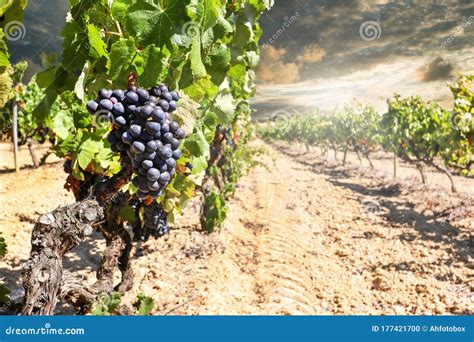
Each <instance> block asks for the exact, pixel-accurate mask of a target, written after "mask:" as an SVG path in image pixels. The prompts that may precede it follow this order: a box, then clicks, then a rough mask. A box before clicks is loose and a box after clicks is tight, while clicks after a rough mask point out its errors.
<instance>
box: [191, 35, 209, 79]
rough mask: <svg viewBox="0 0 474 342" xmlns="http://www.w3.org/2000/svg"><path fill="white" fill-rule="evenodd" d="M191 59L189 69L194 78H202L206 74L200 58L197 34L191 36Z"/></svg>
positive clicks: (199, 41)
mask: <svg viewBox="0 0 474 342" xmlns="http://www.w3.org/2000/svg"><path fill="white" fill-rule="evenodd" d="M189 59H190V60H191V71H192V73H193V75H194V76H195V77H196V78H202V77H205V76H206V75H207V71H206V67H205V66H204V64H203V63H202V59H201V39H200V37H199V36H198V35H195V36H194V38H193V44H192V46H191V53H190V55H189Z"/></svg>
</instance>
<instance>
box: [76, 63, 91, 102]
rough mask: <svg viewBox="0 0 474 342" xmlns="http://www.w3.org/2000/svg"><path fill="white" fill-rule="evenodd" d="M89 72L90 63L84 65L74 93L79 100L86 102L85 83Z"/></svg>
mask: <svg viewBox="0 0 474 342" xmlns="http://www.w3.org/2000/svg"><path fill="white" fill-rule="evenodd" d="M88 70H89V63H88V62H86V63H85V64H84V68H82V72H81V74H80V75H79V78H78V79H77V82H76V84H75V85H74V92H75V93H76V96H77V98H78V99H79V100H81V101H84V100H85V98H84V82H85V79H86V74H87V71H88Z"/></svg>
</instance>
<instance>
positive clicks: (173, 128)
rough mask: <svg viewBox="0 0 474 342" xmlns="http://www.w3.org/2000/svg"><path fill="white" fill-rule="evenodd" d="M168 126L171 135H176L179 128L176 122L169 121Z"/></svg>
mask: <svg viewBox="0 0 474 342" xmlns="http://www.w3.org/2000/svg"><path fill="white" fill-rule="evenodd" d="M169 125H170V132H171V133H176V131H177V130H178V129H179V128H180V127H179V123H177V122H176V121H171V122H170V124H169Z"/></svg>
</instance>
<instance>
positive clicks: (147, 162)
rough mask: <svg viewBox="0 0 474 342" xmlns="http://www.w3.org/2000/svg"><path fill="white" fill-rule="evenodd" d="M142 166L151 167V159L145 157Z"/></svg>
mask: <svg viewBox="0 0 474 342" xmlns="http://www.w3.org/2000/svg"><path fill="white" fill-rule="evenodd" d="M145 158H146V157H145ZM142 167H143V168H144V169H147V170H148V169H151V168H152V167H153V162H152V161H151V160H148V159H145V160H144V161H142Z"/></svg>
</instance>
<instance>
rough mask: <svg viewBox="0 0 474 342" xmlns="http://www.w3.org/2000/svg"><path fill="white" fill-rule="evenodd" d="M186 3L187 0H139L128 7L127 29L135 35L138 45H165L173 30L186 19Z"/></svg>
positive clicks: (180, 25)
mask: <svg viewBox="0 0 474 342" xmlns="http://www.w3.org/2000/svg"><path fill="white" fill-rule="evenodd" d="M186 3H187V0H162V1H159V2H158V1H153V0H139V1H137V2H136V3H135V4H134V5H132V6H130V7H129V9H128V12H127V18H126V28H127V31H128V32H129V33H130V34H131V35H133V36H135V37H137V42H138V43H139V45H144V46H146V45H149V44H156V46H158V47H162V46H164V45H167V44H168V43H169V42H170V39H171V36H172V35H173V33H175V32H174V31H177V29H178V28H180V27H182V24H183V23H185V22H186V21H187V19H186V18H187V15H186V10H185V7H186Z"/></svg>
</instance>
